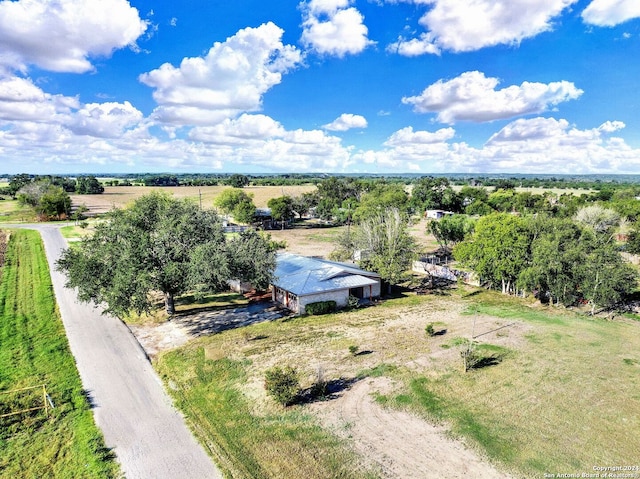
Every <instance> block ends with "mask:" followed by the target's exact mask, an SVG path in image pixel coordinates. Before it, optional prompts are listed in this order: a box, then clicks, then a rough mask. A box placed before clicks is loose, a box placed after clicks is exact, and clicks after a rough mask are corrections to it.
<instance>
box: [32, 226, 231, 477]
mask: <svg viewBox="0 0 640 479" xmlns="http://www.w3.org/2000/svg"><path fill="white" fill-rule="evenodd" d="M34 228H35V229H37V230H38V231H40V233H41V235H42V238H43V240H44V245H45V250H46V253H47V259H48V261H49V267H50V268H51V278H52V281H53V286H54V291H55V295H56V299H57V301H58V306H59V309H60V313H61V316H62V321H63V323H64V326H65V329H66V332H67V337H68V339H69V344H70V346H71V351H72V353H73V355H74V357H75V359H76V363H77V366H78V370H79V371H80V376H81V378H82V384H83V387H84V388H85V390H87V391H88V394H89V396H90V398H91V401H92V404H93V405H94V408H93V414H94V417H95V420H96V423H97V425H98V427H100V429H101V430H102V432H103V434H104V437H105V442H106V445H107V447H109V448H113V450H114V452H115V454H116V456H117V458H118V461H119V463H120V464H121V466H122V470H123V472H124V474H125V476H126V477H127V478H128V479H138V478H140V479H147V478H149V479H151V478H153V479H165V478H166V479H188V478H194V479H207V478H222V474H221V473H220V471H219V470H218V469H217V467H216V466H215V464H214V463H213V462H212V460H211V458H210V457H209V456H208V455H207V454H206V452H205V450H204V449H203V447H202V446H201V445H200V444H199V443H198V442H197V441H196V440H195V438H194V437H193V435H192V434H191V432H190V431H189V429H188V428H187V426H186V424H185V421H184V419H183V417H182V416H181V415H180V413H179V412H178V411H177V410H176V409H175V408H174V407H173V405H172V402H171V399H170V398H169V396H168V395H167V394H166V392H165V391H164V388H163V386H162V382H161V381H160V378H159V377H158V375H157V374H156V372H155V371H154V370H153V368H152V367H151V364H150V363H149V361H148V360H147V359H146V356H145V353H144V351H143V350H142V348H141V347H140V345H139V344H138V342H137V341H136V339H135V338H134V337H133V335H132V334H131V332H130V331H129V329H128V328H127V327H126V326H125V325H124V324H123V323H122V322H121V321H120V320H118V319H117V318H114V317H113V316H108V315H103V314H101V313H102V311H101V310H100V309H98V308H94V307H93V306H92V305H88V304H85V303H80V302H78V300H77V296H76V293H75V291H74V290H70V289H68V288H65V287H64V283H65V277H64V275H63V274H62V273H59V272H57V271H55V267H54V262H55V260H56V259H57V258H58V257H59V255H60V252H61V251H62V249H64V248H65V247H66V246H67V245H66V241H65V240H64V238H63V237H62V235H61V234H60V231H59V229H58V228H57V227H55V226H36V227H34Z"/></svg>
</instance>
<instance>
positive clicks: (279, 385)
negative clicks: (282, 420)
mask: <svg viewBox="0 0 640 479" xmlns="http://www.w3.org/2000/svg"><path fill="white" fill-rule="evenodd" d="M264 388H265V389H266V390H267V393H268V394H269V395H270V396H271V397H273V398H274V399H275V400H276V401H278V402H279V403H280V404H282V405H283V406H288V405H290V404H293V402H295V400H296V398H297V397H298V393H299V391H300V380H299V378H298V371H296V370H295V369H294V368H292V367H291V366H286V367H284V368H281V367H279V366H276V367H274V368H271V369H268V370H267V371H266V372H265V374H264Z"/></svg>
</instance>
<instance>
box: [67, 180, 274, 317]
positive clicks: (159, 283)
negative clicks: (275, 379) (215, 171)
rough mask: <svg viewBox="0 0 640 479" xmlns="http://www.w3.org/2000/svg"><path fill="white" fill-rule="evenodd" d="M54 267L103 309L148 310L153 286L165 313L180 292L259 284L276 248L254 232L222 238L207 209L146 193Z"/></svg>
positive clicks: (265, 277)
mask: <svg viewBox="0 0 640 479" xmlns="http://www.w3.org/2000/svg"><path fill="white" fill-rule="evenodd" d="M57 267H58V269H59V270H61V271H63V272H65V273H66V274H67V278H68V280H67V286H69V287H75V288H78V292H79V297H80V299H81V300H83V301H93V302H95V303H96V304H104V305H105V306H106V310H107V311H108V312H111V313H114V314H116V315H124V314H127V313H129V312H131V311H136V312H138V313H141V312H145V311H149V310H150V309H151V308H152V305H153V301H152V298H151V293H153V292H160V293H162V294H163V295H164V299H165V309H166V312H167V313H168V314H169V315H171V314H173V313H174V312H175V305H174V298H175V296H177V295H179V294H183V293H185V292H187V291H191V290H195V289H204V290H209V291H216V290H224V289H227V288H228V286H227V281H228V280H230V279H238V280H241V281H243V282H253V283H254V284H255V283H257V284H256V286H258V287H260V286H262V287H265V286H266V285H267V284H268V279H269V278H270V275H271V273H272V272H273V269H274V268H275V252H274V251H272V250H271V249H270V248H269V242H268V240H267V239H266V238H264V237H262V236H260V235H258V234H256V233H253V232H251V233H247V234H243V235H241V236H239V237H237V238H235V239H233V240H227V238H226V237H225V235H224V233H223V231H222V226H221V224H220V221H219V220H218V217H217V216H216V214H215V213H214V212H212V211H201V210H200V209H199V208H198V206H197V205H195V204H194V203H192V202H190V201H188V200H186V199H182V200H178V199H174V198H173V197H171V196H169V195H166V194H161V193H152V194H150V195H146V196H143V197H141V198H139V199H138V200H136V201H135V202H134V203H133V205H132V206H130V207H129V208H126V209H120V210H114V211H112V212H111V213H110V214H109V216H108V218H107V220H106V221H104V222H101V223H99V224H97V225H96V228H95V232H94V233H93V234H92V235H90V236H87V237H86V238H84V239H83V240H82V241H81V242H80V243H79V244H77V245H74V247H72V248H69V249H67V250H65V251H64V252H63V254H62V257H61V258H60V260H59V261H58V263H57Z"/></svg>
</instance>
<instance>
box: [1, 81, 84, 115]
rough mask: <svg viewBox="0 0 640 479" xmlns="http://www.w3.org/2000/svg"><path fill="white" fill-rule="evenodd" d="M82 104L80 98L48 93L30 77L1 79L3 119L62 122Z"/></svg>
mask: <svg viewBox="0 0 640 479" xmlns="http://www.w3.org/2000/svg"><path fill="white" fill-rule="evenodd" d="M79 104H80V102H79V101H78V99H77V98H76V97H67V96H63V95H51V94H49V93H45V92H44V91H42V90H41V89H40V88H39V87H37V86H36V85H34V84H33V82H32V81H31V80H30V79H28V78H20V77H8V78H1V79H0V120H5V121H7V122H11V121H33V122H38V123H47V122H58V123H59V122H61V121H62V115H66V114H68V113H69V112H70V111H71V109H73V108H78V107H79Z"/></svg>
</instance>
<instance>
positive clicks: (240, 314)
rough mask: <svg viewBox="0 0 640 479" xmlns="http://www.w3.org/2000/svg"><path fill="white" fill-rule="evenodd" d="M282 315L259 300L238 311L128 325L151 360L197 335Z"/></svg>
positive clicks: (203, 312) (279, 310)
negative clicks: (157, 322)
mask: <svg viewBox="0 0 640 479" xmlns="http://www.w3.org/2000/svg"><path fill="white" fill-rule="evenodd" d="M284 315H285V312H284V311H283V310H281V309H279V308H277V307H276V306H274V305H273V303H271V302H269V301H261V302H254V303H250V304H249V305H247V306H243V307H240V308H233V309H222V310H217V311H202V312H199V313H194V314H189V315H184V316H175V317H174V318H172V319H171V320H169V321H167V322H165V323H162V324H151V325H138V326H136V325H130V326H129V329H131V332H133V334H134V335H135V337H136V338H137V339H138V342H139V343H140V345H141V346H142V347H143V349H144V350H145V352H146V353H147V355H148V356H149V357H150V358H154V357H155V356H156V355H157V354H158V353H159V352H161V351H168V350H170V349H174V348H177V347H179V346H182V345H183V344H185V343H186V342H187V341H189V340H190V339H193V338H196V337H198V336H203V335H207V334H215V333H220V332H222V331H226V330H228V329H235V328H240V327H242V326H248V325H250V324H255V323H261V322H263V321H273V320H275V319H279V318H281V317H283V316H284Z"/></svg>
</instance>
